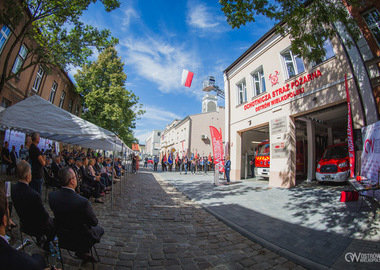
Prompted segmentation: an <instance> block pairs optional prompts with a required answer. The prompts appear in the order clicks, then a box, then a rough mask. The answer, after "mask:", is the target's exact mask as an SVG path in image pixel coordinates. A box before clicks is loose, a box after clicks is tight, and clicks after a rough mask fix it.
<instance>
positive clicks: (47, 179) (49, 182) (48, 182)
mask: <svg viewBox="0 0 380 270" xmlns="http://www.w3.org/2000/svg"><path fill="white" fill-rule="evenodd" d="M44 183H45V202H46V201H47V193H48V188H49V187H51V188H53V191H54V190H56V189H58V186H57V184H56V181H55V179H54V177H53V176H51V175H50V173H49V172H48V169H47V168H45V167H44Z"/></svg>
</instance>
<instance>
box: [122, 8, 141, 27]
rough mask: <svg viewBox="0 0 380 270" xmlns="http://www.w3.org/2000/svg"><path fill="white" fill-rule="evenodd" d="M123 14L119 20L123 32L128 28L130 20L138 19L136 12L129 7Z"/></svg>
mask: <svg viewBox="0 0 380 270" xmlns="http://www.w3.org/2000/svg"><path fill="white" fill-rule="evenodd" d="M123 13H124V16H123V18H122V19H121V25H122V29H123V30H126V29H127V28H128V27H129V25H130V24H131V21H132V20H134V19H138V18H140V15H139V14H138V13H137V11H136V10H134V9H133V8H131V7H128V8H127V9H125V10H124V12H123Z"/></svg>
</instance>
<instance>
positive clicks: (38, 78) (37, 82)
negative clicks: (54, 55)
mask: <svg viewBox="0 0 380 270" xmlns="http://www.w3.org/2000/svg"><path fill="white" fill-rule="evenodd" d="M44 73H45V71H44V70H43V69H42V68H41V67H40V68H39V69H38V72H37V75H36V79H35V80H34V84H33V87H32V89H33V90H34V91H36V92H38V90H39V89H40V86H41V82H42V78H43V77H44Z"/></svg>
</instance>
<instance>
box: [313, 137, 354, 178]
mask: <svg viewBox="0 0 380 270" xmlns="http://www.w3.org/2000/svg"><path fill="white" fill-rule="evenodd" d="M349 175H350V163H349V158H348V145H347V143H341V144H335V145H330V146H328V147H327V148H326V149H325V151H324V153H323V156H322V159H321V160H320V161H319V162H318V165H317V172H316V178H317V180H318V181H319V182H324V181H331V182H345V181H347V179H348V177H349Z"/></svg>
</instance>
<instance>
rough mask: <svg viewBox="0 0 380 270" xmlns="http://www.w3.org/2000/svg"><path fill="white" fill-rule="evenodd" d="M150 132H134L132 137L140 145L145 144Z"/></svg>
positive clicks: (144, 130)
mask: <svg viewBox="0 0 380 270" xmlns="http://www.w3.org/2000/svg"><path fill="white" fill-rule="evenodd" d="M152 131H153V129H152V130H149V129H143V130H136V132H134V134H133V135H134V136H135V138H136V139H137V140H139V143H140V144H145V141H146V139H147V138H148V137H149V135H150V133H152Z"/></svg>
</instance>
